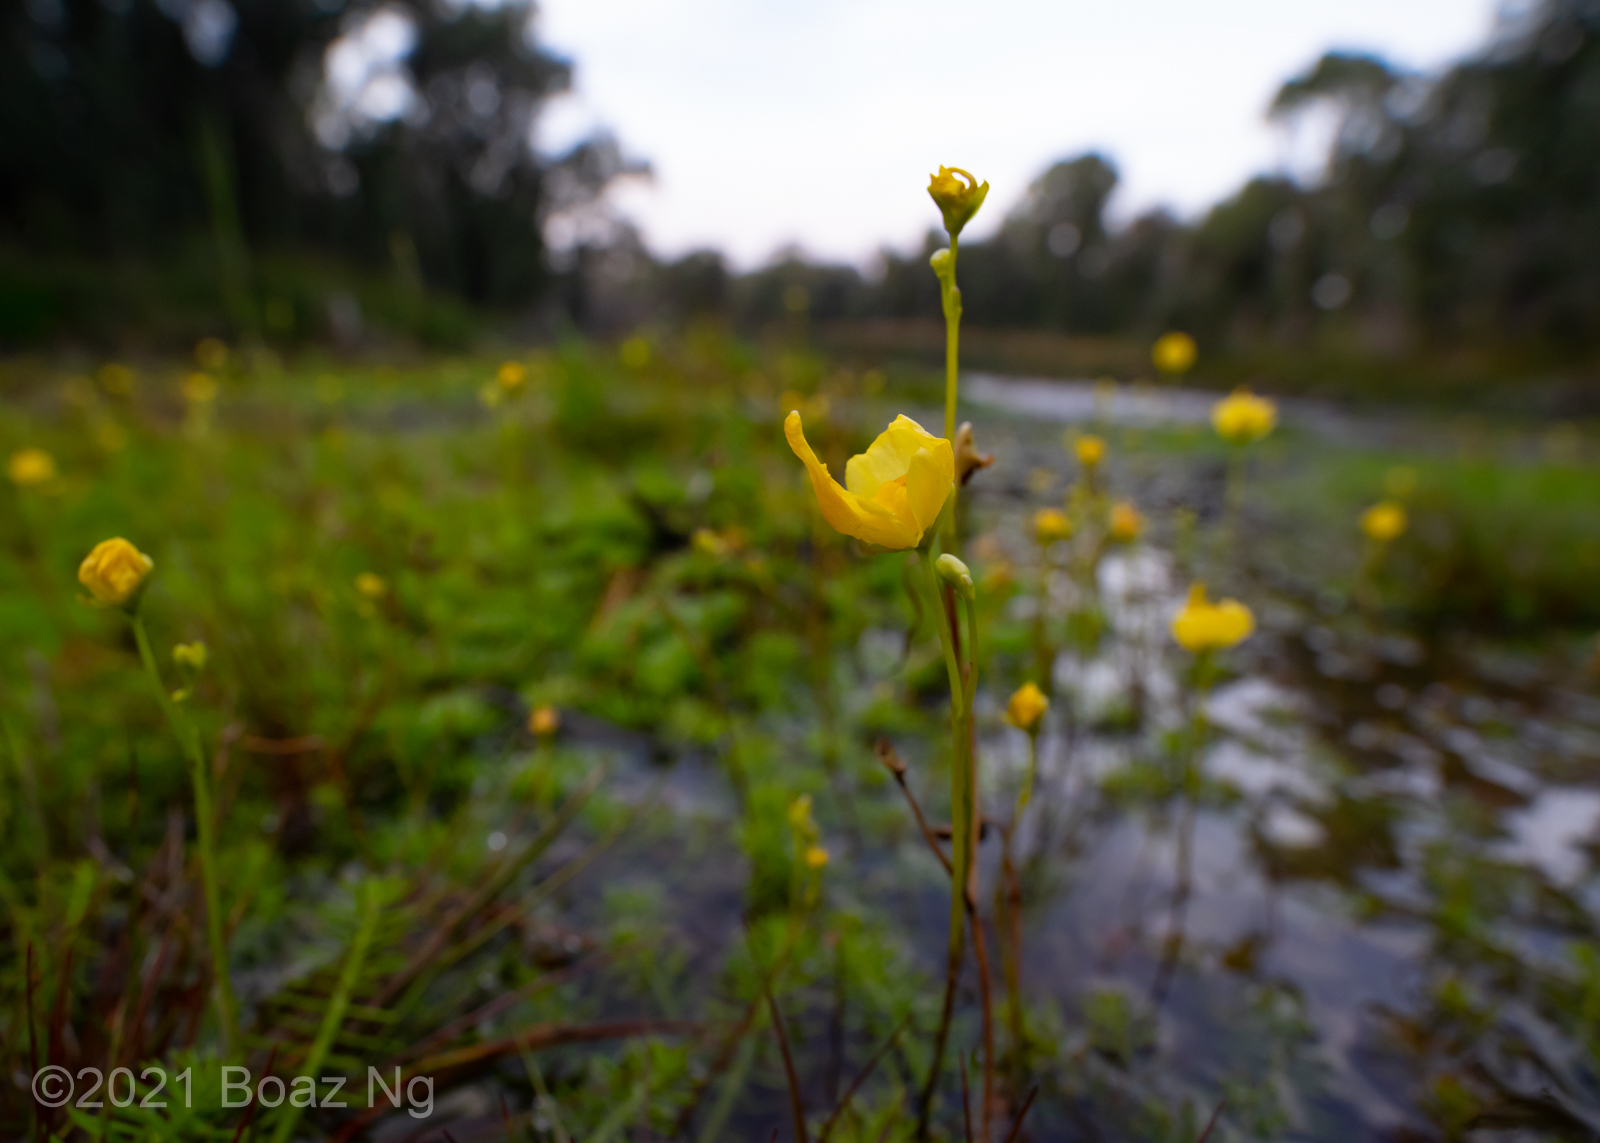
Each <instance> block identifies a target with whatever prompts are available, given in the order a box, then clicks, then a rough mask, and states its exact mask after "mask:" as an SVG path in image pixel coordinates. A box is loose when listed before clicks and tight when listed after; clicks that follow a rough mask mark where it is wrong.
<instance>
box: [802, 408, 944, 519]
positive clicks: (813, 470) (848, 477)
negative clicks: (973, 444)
mask: <svg viewBox="0 0 1600 1143" xmlns="http://www.w3.org/2000/svg"><path fill="white" fill-rule="evenodd" d="M783 432H784V436H786V437H787V438H788V440H789V447H790V448H792V449H793V450H794V454H795V455H796V456H798V457H799V458H800V460H801V461H802V462H803V463H804V464H805V466H806V471H807V472H808V473H810V474H811V487H812V489H813V490H814V491H815V492H816V496H817V506H818V507H819V508H821V509H822V518H823V519H824V520H826V521H827V522H828V523H829V524H830V525H831V526H832V527H833V528H834V530H835V531H838V532H842V533H843V534H844V535H846V536H854V537H855V538H856V539H858V540H863V541H865V542H867V543H869V544H877V545H879V546H880V547H885V548H914V547H916V546H917V545H918V544H920V543H921V542H922V534H923V533H924V532H925V531H927V529H928V528H929V526H931V525H932V524H933V522H934V521H935V520H937V519H938V518H939V513H940V511H941V510H942V509H943V508H944V502H945V501H946V500H947V499H949V497H950V490H951V488H952V487H954V485H955V472H956V462H955V453H954V451H953V450H952V449H951V447H950V442H949V441H947V440H945V439H944V438H943V437H936V436H934V435H933V434H931V433H929V432H928V430H926V429H924V428H923V427H922V426H921V425H919V424H917V422H915V421H913V420H912V419H911V418H910V417H906V416H900V417H896V418H895V420H894V423H893V424H891V425H890V426H889V427H888V428H887V429H885V430H884V431H883V432H882V433H880V434H879V436H878V439H877V440H875V441H873V442H872V444H871V445H869V446H868V447H867V451H866V452H864V453H862V454H860V455H859V456H853V457H851V458H850V461H849V463H847V464H846V465H845V468H844V473H845V486H844V487H841V486H840V485H839V482H838V481H836V480H834V478H833V477H832V476H830V475H829V474H828V469H827V466H826V465H824V464H823V463H822V462H821V461H820V460H818V459H817V454H816V453H815V452H813V451H812V449H811V446H810V445H809V444H807V443H806V438H805V432H804V430H803V429H802V427H801V424H800V414H799V413H798V412H791V413H790V414H789V416H788V418H787V419H786V420H785V421H784V423H783Z"/></svg>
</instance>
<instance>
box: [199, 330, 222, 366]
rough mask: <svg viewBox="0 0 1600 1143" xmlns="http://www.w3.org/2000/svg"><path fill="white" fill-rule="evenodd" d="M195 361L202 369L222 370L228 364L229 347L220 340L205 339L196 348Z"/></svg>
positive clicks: (213, 338)
mask: <svg viewBox="0 0 1600 1143" xmlns="http://www.w3.org/2000/svg"><path fill="white" fill-rule="evenodd" d="M194 359H195V362H196V363H197V364H198V365H199V366H200V368H201V369H221V368H222V367H223V366H224V365H226V364H227V363H228V346H227V344H226V343H224V342H223V341H222V340H221V339H220V338H215V337H207V338H203V339H202V340H201V341H200V343H199V344H198V345H196V346H195V347H194Z"/></svg>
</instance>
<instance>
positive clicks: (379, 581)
mask: <svg viewBox="0 0 1600 1143" xmlns="http://www.w3.org/2000/svg"><path fill="white" fill-rule="evenodd" d="M356 590H357V591H359V592H360V593H361V594H362V595H364V596H366V597H367V598H368V599H382V598H383V597H384V596H385V595H386V594H388V591H389V585H388V584H386V583H384V582H383V577H382V576H378V575H373V574H372V573H371V572H362V573H361V574H360V575H358V576H356Z"/></svg>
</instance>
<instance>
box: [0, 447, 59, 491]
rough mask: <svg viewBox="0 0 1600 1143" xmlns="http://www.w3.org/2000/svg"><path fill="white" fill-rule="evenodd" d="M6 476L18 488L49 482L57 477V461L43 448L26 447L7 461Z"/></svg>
mask: <svg viewBox="0 0 1600 1143" xmlns="http://www.w3.org/2000/svg"><path fill="white" fill-rule="evenodd" d="M6 476H8V477H10V479H11V483H12V484H15V485H16V486H17V487H18V488H32V487H34V486H35V485H39V484H48V483H49V482H50V481H52V480H54V479H55V478H56V461H55V458H54V457H53V456H51V455H50V454H49V453H47V452H45V451H44V449H42V448H25V449H22V450H20V451H19V452H14V453H12V454H11V459H10V460H8V461H6Z"/></svg>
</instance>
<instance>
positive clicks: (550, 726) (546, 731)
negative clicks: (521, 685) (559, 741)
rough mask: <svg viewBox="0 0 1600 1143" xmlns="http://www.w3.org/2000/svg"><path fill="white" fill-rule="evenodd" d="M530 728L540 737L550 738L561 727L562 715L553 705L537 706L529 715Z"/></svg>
mask: <svg viewBox="0 0 1600 1143" xmlns="http://www.w3.org/2000/svg"><path fill="white" fill-rule="evenodd" d="M528 729H529V730H530V731H532V732H533V733H534V734H536V735H537V736H538V737H540V738H549V737H550V736H551V735H552V734H554V733H555V732H556V731H558V730H560V729H561V715H560V714H559V713H558V712H557V711H556V708H555V707H553V706H536V707H534V708H533V713H532V714H530V715H528Z"/></svg>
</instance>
